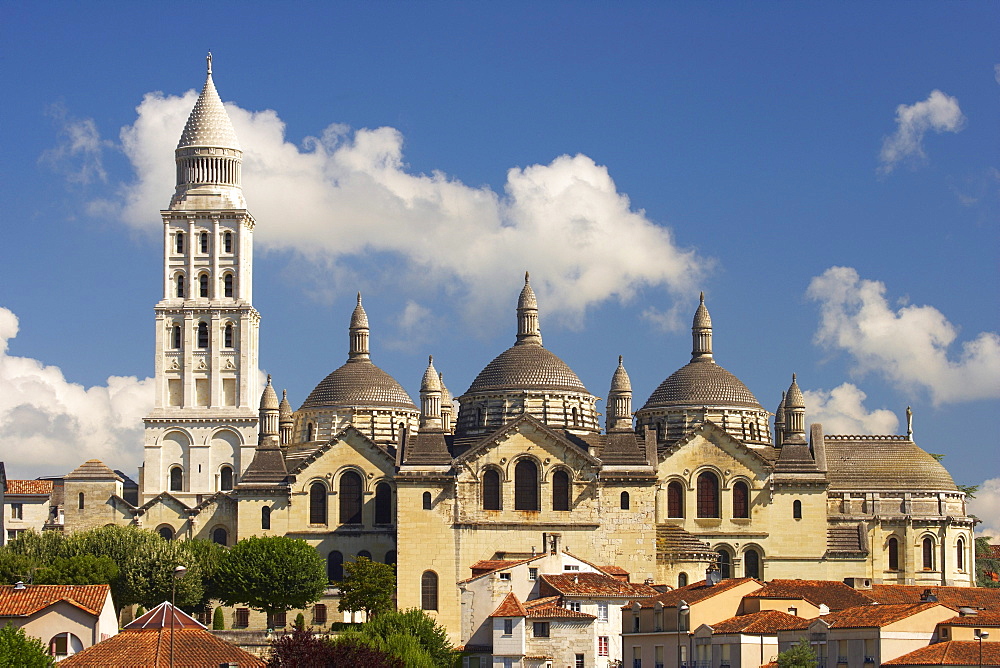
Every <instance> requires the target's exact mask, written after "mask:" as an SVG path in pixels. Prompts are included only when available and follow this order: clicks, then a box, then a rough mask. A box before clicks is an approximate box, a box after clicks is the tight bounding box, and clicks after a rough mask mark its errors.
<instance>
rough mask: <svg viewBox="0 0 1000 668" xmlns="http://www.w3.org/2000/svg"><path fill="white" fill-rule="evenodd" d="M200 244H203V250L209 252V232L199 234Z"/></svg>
mask: <svg viewBox="0 0 1000 668" xmlns="http://www.w3.org/2000/svg"><path fill="white" fill-rule="evenodd" d="M198 241H199V245H200V246H201V252H202V253H207V252H208V232H202V233H201V234H199V235H198Z"/></svg>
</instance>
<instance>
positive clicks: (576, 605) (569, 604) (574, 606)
mask: <svg viewBox="0 0 1000 668" xmlns="http://www.w3.org/2000/svg"><path fill="white" fill-rule="evenodd" d="M566 609H567V610H572V611H573V612H580V601H566Z"/></svg>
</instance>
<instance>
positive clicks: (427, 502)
mask: <svg viewBox="0 0 1000 668" xmlns="http://www.w3.org/2000/svg"><path fill="white" fill-rule="evenodd" d="M423 508H424V510H430V509H431V493H430V492H424V496H423Z"/></svg>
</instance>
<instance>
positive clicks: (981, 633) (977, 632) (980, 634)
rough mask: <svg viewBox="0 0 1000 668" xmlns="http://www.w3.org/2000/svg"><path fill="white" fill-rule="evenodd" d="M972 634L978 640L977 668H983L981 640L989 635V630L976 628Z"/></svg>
mask: <svg viewBox="0 0 1000 668" xmlns="http://www.w3.org/2000/svg"><path fill="white" fill-rule="evenodd" d="M974 634H975V636H976V640H978V641H979V668H983V641H984V640H986V639H987V638H989V637H990V632H989V631H981V630H979V629H976V630H975V631H974Z"/></svg>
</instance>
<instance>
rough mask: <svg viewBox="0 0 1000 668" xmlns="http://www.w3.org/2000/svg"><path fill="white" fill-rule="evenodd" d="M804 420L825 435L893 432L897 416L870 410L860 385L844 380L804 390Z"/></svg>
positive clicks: (880, 410) (886, 411)
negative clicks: (826, 387)
mask: <svg viewBox="0 0 1000 668" xmlns="http://www.w3.org/2000/svg"><path fill="white" fill-rule="evenodd" d="M803 394H804V395H805V399H806V420H807V421H808V422H810V423H813V422H819V423H820V424H822V425H823V432H824V433H826V434H895V433H896V429H897V428H898V427H899V418H898V417H896V414H895V413H893V412H892V411H890V410H886V409H884V408H879V409H875V410H872V411H869V410H868V409H867V408H865V406H864V403H865V399H867V398H868V395H866V394H865V393H864V392H863V391H862V390H861V389H860V388H858V387H857V386H855V385H852V384H851V383H844V384H842V385H840V386H838V387H835V388H833V389H832V390H806V391H805V392H803Z"/></svg>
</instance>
